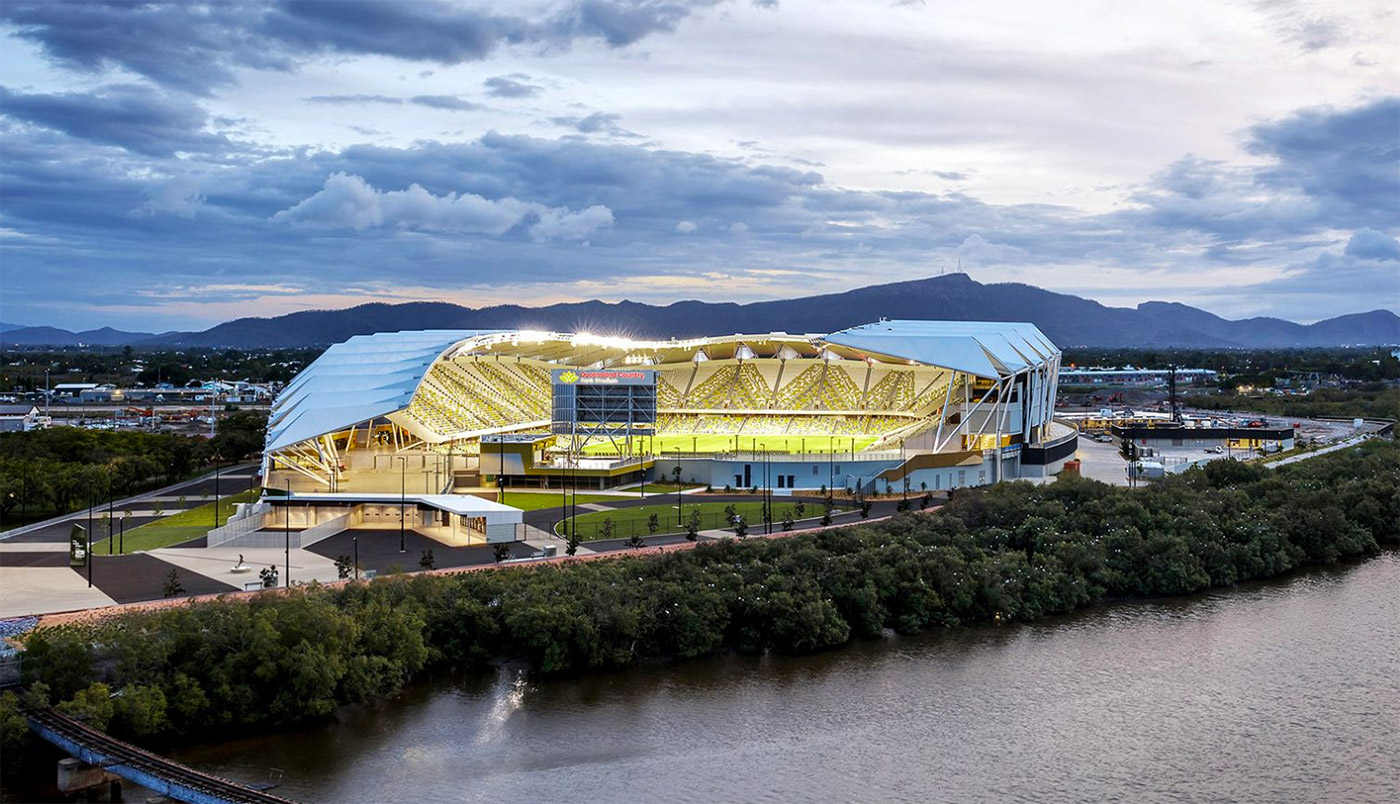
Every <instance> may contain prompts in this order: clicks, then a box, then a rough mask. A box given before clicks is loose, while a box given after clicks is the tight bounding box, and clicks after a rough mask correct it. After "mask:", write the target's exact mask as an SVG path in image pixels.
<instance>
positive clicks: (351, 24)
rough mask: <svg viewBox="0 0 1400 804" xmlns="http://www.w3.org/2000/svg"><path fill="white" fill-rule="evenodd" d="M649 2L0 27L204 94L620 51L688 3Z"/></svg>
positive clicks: (97, 10)
mask: <svg viewBox="0 0 1400 804" xmlns="http://www.w3.org/2000/svg"><path fill="white" fill-rule="evenodd" d="M709 5H713V0H695V2H694V3H684V2H658V1H657V0H616V1H609V0H583V2H577V3H573V4H571V5H570V6H569V7H568V8H566V9H565V10H563V11H562V12H554V13H551V14H549V15H547V16H545V17H543V18H540V19H527V18H524V17H519V16H510V15H497V14H489V13H486V12H482V11H478V10H474V9H471V8H464V7H462V6H459V5H453V4H448V3H444V2H438V1H437V0H416V2H396V1H392V0H338V2H333V3H332V2H322V1H321V0H281V1H280V2H277V1H276V0H247V1H246V2H233V3H212V4H195V3H186V2H183V0H166V1H163V0H150V2H143V3H124V2H111V3H101V2H87V1H86V0H39V1H37V2H36V1H34V0H28V1H26V0H10V2H6V3H3V4H0V20H4V21H5V22H7V23H9V24H11V25H12V26H14V28H15V32H16V35H17V36H19V37H21V38H23V39H26V40H28V41H30V42H34V43H36V44H37V45H39V47H40V48H41V49H42V50H43V52H44V53H45V54H46V55H48V56H49V57H50V58H52V59H53V60H55V61H56V62H58V63H61V64H64V65H66V66H69V67H72V68H76V69H82V70H88V71H101V70H105V69H111V68H122V69H126V70H129V71H131V72H133V73H136V74H137V75H141V76H145V77H146V78H149V79H151V80H152V81H155V82H156V83H159V84H162V85H165V86H168V87H173V88H179V89H182V90H187V91H192V92H198V93H208V92H209V91H210V90H211V89H213V88H215V87H219V86H226V85H230V84H233V83H235V81H236V77H235V70H237V69H238V68H245V67H246V68H257V69H275V70H283V71H286V70H293V69H295V68H296V67H297V65H298V64H300V63H302V62H304V61H306V60H307V59H310V58H314V57H317V56H319V55H321V54H325V53H344V54H373V55H381V56H390V57H394V58H399V59H404V60H408V61H428V62H434V63H438V64H447V65H450V64H460V63H463V62H469V61H480V60H482V59H485V58H487V57H489V56H490V55H491V54H492V53H493V52H494V51H495V50H496V48H498V47H500V46H501V45H507V44H526V45H537V46H541V47H545V48H555V49H563V48H567V47H568V46H569V45H570V44H571V43H572V41H573V40H575V39H581V38H582V39H589V38H596V39H602V40H604V41H605V42H607V43H608V44H609V45H611V46H613V47H622V46H625V45H629V44H632V43H634V42H637V41H638V40H640V39H642V38H644V37H646V36H649V35H651V34H655V33H663V32H667V31H671V30H673V29H674V28H675V26H676V25H677V24H678V23H679V22H680V21H681V20H682V19H684V18H685V17H686V16H688V15H689V14H690V13H691V12H692V10H693V9H694V8H695V7H697V6H709Z"/></svg>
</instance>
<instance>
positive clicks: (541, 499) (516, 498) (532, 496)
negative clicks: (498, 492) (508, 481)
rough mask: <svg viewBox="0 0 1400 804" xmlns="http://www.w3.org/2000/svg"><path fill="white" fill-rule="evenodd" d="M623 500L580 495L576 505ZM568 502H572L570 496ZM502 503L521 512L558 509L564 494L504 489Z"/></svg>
mask: <svg viewBox="0 0 1400 804" xmlns="http://www.w3.org/2000/svg"><path fill="white" fill-rule="evenodd" d="M619 499H625V498H621V497H617V496H615V495H609V494H580V495H578V504H579V505H583V504H584V503H606V502H617V501H618V500H619ZM569 500H570V501H571V502H572V501H573V500H574V498H573V496H572V495H570V497H569ZM502 502H503V503H505V504H506V505H509V506H510V507H512V508H519V509H520V510H522V511H538V510H540V509H541V508H559V507H561V506H563V505H564V493H563V492H562V491H513V490H511V489H506V493H505V499H504V500H502Z"/></svg>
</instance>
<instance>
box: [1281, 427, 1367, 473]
mask: <svg viewBox="0 0 1400 804" xmlns="http://www.w3.org/2000/svg"><path fill="white" fill-rule="evenodd" d="M1368 438H1370V436H1369V435H1359V436H1357V437H1355V438H1348V439H1347V440H1346V441H1339V442H1337V443H1336V444H1331V445H1328V446H1326V447H1322V448H1321V449H1316V450H1313V451H1312V452H1301V453H1299V454H1297V455H1289V456H1288V457H1287V458H1279V459H1278V460H1276V461H1269V462H1267V463H1265V464H1264V465H1265V466H1269V467H1274V466H1287V465H1288V464H1290V463H1297V462H1298V461H1306V460H1307V459H1308V458H1316V457H1317V456H1319V455H1326V454H1327V453H1329V452H1336V451H1338V450H1343V449H1346V448H1347V447H1354V446H1356V445H1357V444H1360V443H1361V442H1362V441H1365V440H1366V439H1368Z"/></svg>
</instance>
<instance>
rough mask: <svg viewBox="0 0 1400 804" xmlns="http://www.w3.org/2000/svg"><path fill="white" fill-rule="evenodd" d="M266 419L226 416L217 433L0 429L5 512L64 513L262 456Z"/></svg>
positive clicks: (0, 499)
mask: <svg viewBox="0 0 1400 804" xmlns="http://www.w3.org/2000/svg"><path fill="white" fill-rule="evenodd" d="M266 421H267V419H266V416H264V415H262V414H260V413H255V412H250V411H241V412H238V413H231V414H228V415H226V416H222V417H220V419H219V422H218V432H217V433H216V434H215V436H214V438H212V439H208V438H204V437H202V436H187V435H180V434H177V433H144V432H136V431H121V430H86V429H83V428H78V427H50V428H47V429H43V430H30V431H28V432H12V433H0V516H3V517H4V518H5V519H7V520H9V519H10V518H11V517H15V516H17V515H19V514H21V513H22V514H24V515H25V518H26V519H32V518H34V516H35V515H38V514H40V513H51V514H59V513H66V512H68V511H72V510H74V509H78V508H82V507H84V506H86V505H87V504H89V502H90V501H91V500H92V499H102V500H105V499H107V495H108V493H109V490H110V493H111V494H112V496H114V497H123V496H130V495H132V494H137V493H139V492H142V491H146V490H148V489H151V488H156V487H158V486H162V485H167V484H170V483H176V482H178V481H180V480H183V479H185V478H187V477H189V476H190V475H191V474H193V473H196V472H198V471H200V470H202V469H205V468H208V467H212V466H213V464H214V463H215V461H216V460H219V461H223V462H232V461H239V460H243V459H245V458H248V457H250V456H254V455H256V454H258V452H259V451H260V450H261V449H262V445H263V439H264V433H265V431H266Z"/></svg>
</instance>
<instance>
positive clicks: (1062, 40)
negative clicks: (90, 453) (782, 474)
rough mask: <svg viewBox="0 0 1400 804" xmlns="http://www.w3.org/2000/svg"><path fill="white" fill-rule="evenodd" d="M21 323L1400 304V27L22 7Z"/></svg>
mask: <svg viewBox="0 0 1400 804" xmlns="http://www.w3.org/2000/svg"><path fill="white" fill-rule="evenodd" d="M0 34H2V35H3V36H4V37H5V38H4V40H3V48H0V282H3V286H2V287H0V290H2V291H3V293H0V319H3V320H4V321H6V322H12V323H23V324H51V325H57V326H64V327H68V328H73V329H80V328H88V327H92V326H100V325H104V324H109V325H113V326H117V327H121V328H127V329H141V330H164V329H171V328H192V327H199V328H202V327H205V326H209V325H211V324H213V323H217V322H219V321H222V320H226V319H229V318H233V317H237V316H243V315H276V314H281V313H285V312H291V311H294V310H300V309H308V308H326V307H345V306H351V305H354V304H360V303H363V302H366V301H372V300H385V301H408V300H418V299H442V300H449V301H454V302H458V303H462V304H469V305H472V306H480V305H484V304H494V303H500V302H522V303H527V304H538V303H547V302H553V301H559V300H572V299H584V298H602V299H606V300H619V299H624V298H628V299H635V300H641V301H650V302H670V301H674V300H678V299H683V298H700V299H707V300H739V301H747V300H757V299H768V298H782V297H787V296H795V295H807V294H811V293H816V292H826V291H836V290H843V289H847V288H852V287H858V286H862V285H867V284H874V283H881V282H889V281H896V280H898V279H902V278H913V277H921V276H929V275H935V274H938V273H939V272H941V271H953V270H956V269H957V267H958V266H959V265H961V267H962V269H963V270H964V271H966V272H967V273H969V274H970V275H971V276H972V277H973V278H974V279H977V280H979V281H984V282H993V281H1017V282H1028V283H1031V284H1035V285H1039V286H1042V287H1046V288H1050V289H1053V290H1058V291H1063V292H1069V293H1075V294H1079V295H1083V296H1088V297H1091V298H1095V299H1098V300H1100V301H1103V302H1105V303H1108V304H1115V305H1131V304H1136V303H1137V302H1140V301H1144V300H1148V299H1165V300H1172V301H1183V302H1186V303H1189V304H1194V305H1197V306H1201V307H1204V308H1206V309H1209V310H1211V311H1213V312H1216V313H1219V314H1221V315H1225V316H1227V317H1231V318H1238V317H1244V316H1249V315H1278V316H1282V317H1286V318H1290V319H1294V320H1300V321H1312V320H1317V319H1319V318H1325V317H1329V316H1333V315H1338V314H1342V313H1349V312H1358V311H1363V310H1369V309H1374V308H1377V307H1385V308H1389V309H1400V243H1398V242H1397V240H1396V237H1397V235H1400V69H1398V68H1400V18H1397V11H1396V10H1395V6H1394V4H1393V3H1390V2H1385V0H1376V1H1375V2H1371V1H1370V0H1331V2H1326V3H1309V2H1290V1H1289V0H1265V1H1264V2H1233V0H1199V1H1198V0H1179V1H1178V2H1172V3H1148V4H1134V3H1122V2H1116V1H1115V2H1108V1H1105V2H1077V3H1045V2H1025V3H1009V2H990V3H988V2H962V0H951V1H949V2H943V0H929V2H927V3H923V2H918V1H917V0H915V1H914V2H896V3H893V4H888V5H886V4H881V3H878V2H871V1H870V0H864V1H862V0H850V1H849V2H821V1H820V0H805V1H799V0H780V1H775V0H758V1H756V2H750V1H749V0H742V2H724V1H723V0H698V1H697V2H685V0H578V1H574V2H551V1H549V0H515V1H514V2H499V3H491V2H429V1H427V0H424V1H423V2H378V1H377V0H321V1H319V2H304V1H297V0H283V1H281V2H278V1H275V0H249V1H248V2H212V3H206V4H196V3H193V2H184V1H183V0H182V1H181V2H171V3H163V2H145V3H135V2H120V1H117V0H114V1H113V2H98V1H97V0H83V2H71V3H68V2H58V1H57V0H40V2H32V3H31V2H22V0H5V2H4V3H0Z"/></svg>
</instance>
